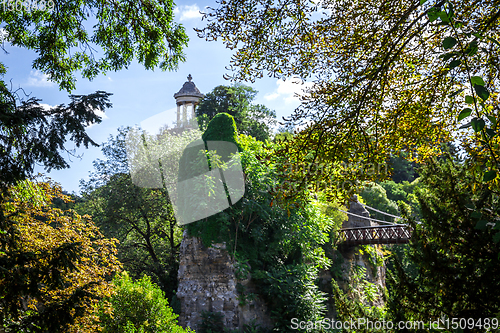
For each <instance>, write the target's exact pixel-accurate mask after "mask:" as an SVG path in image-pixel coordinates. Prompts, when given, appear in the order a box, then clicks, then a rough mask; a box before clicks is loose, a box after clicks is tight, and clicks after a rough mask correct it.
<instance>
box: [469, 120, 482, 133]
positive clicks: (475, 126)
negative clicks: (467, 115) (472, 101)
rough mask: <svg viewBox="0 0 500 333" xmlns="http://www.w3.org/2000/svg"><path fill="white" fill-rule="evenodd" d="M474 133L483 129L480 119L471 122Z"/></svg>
mask: <svg viewBox="0 0 500 333" xmlns="http://www.w3.org/2000/svg"><path fill="white" fill-rule="evenodd" d="M471 125H472V129H473V130H474V132H476V133H477V132H480V131H481V130H482V129H483V128H484V120H483V119H482V118H474V119H472V121H471Z"/></svg>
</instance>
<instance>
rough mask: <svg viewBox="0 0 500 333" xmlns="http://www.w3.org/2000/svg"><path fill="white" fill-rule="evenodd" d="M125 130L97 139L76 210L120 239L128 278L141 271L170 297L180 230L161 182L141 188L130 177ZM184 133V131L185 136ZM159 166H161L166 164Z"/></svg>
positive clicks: (174, 285) (174, 286) (127, 132)
mask: <svg viewBox="0 0 500 333" xmlns="http://www.w3.org/2000/svg"><path fill="white" fill-rule="evenodd" d="M130 131H132V130H131V129H129V128H128V129H120V130H119V133H118V135H117V136H116V137H111V138H110V139H109V140H108V142H106V143H104V144H103V148H102V151H103V154H104V156H105V160H96V161H95V162H94V167H95V172H93V173H92V174H91V177H90V179H89V180H88V181H83V180H82V181H81V185H82V189H83V193H82V197H83V199H84V202H83V203H81V204H79V205H78V206H77V209H78V211H80V212H81V213H85V214H89V215H92V216H93V218H94V221H95V223H96V224H97V225H98V226H99V227H100V228H101V230H102V232H103V233H104V234H105V235H106V237H109V238H116V239H118V240H119V241H120V243H119V244H118V257H119V259H120V261H121V262H122V263H123V265H124V268H125V269H126V270H127V271H128V272H129V273H130V274H131V276H132V277H133V278H136V279H137V278H140V277H141V276H142V275H143V274H147V275H149V276H151V277H152V279H153V281H154V282H155V283H157V284H159V285H160V286H161V288H162V290H163V291H164V292H165V294H166V295H167V297H168V298H169V299H171V300H172V297H173V295H174V291H175V290H176V289H177V268H178V259H177V256H178V248H179V245H180V240H181V237H182V231H181V229H180V228H179V226H178V225H177V224H176V220H175V216H174V212H173V207H172V205H171V203H170V201H169V196H168V192H167V189H165V188H163V187H161V184H160V187H159V188H147V187H141V186H138V185H137V184H135V183H134V182H133V179H132V176H131V175H130V173H129V166H130V165H131V162H130V161H129V159H128V157H129V156H128V155H127V150H126V145H127V139H130V137H127V135H132V134H131V132H130ZM186 135H188V134H187V133H186ZM173 136H174V135H173V134H169V133H168V132H165V133H163V134H162V138H163V139H164V140H165V141H169V139H172V138H174V137H173ZM181 137H182V136H181ZM181 137H178V136H175V138H180V139H182V138H181ZM190 138H191V136H189V135H188V136H187V139H186V140H189V139H190ZM148 140H151V142H150V145H149V147H150V148H151V149H155V148H158V149H161V144H159V146H158V147H156V146H154V142H155V139H154V138H149V139H148ZM172 140H173V139H172ZM130 141H132V140H131V139H130V140H129V143H130ZM160 141H161V140H160ZM151 153H152V154H154V152H153V151H151ZM164 166H165V168H167V167H168V165H167V163H165V165H164ZM174 172H175V173H177V170H174V171H172V173H174ZM166 176H168V174H167V175H166ZM172 178H173V176H172ZM167 181H171V179H167ZM172 305H175V304H174V303H172Z"/></svg>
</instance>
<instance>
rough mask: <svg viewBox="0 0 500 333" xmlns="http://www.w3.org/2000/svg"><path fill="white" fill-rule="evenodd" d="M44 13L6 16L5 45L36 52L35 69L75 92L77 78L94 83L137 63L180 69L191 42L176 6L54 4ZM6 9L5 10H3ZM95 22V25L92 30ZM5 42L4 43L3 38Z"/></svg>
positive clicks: (1, 17)
mask: <svg viewBox="0 0 500 333" xmlns="http://www.w3.org/2000/svg"><path fill="white" fill-rule="evenodd" d="M45 4H46V5H47V6H50V4H53V8H52V9H50V8H46V9H45V10H2V11H0V22H2V29H3V31H2V35H3V36H2V38H5V39H2V40H1V42H2V45H1V47H2V48H3V50H4V51H7V48H6V47H5V43H6V42H7V43H9V44H11V45H12V46H17V47H22V48H26V49H29V50H33V51H35V52H36V54H37V58H36V59H35V60H34V62H33V68H34V69H38V70H40V71H42V72H43V73H45V74H47V75H48V76H49V79H50V80H51V81H54V82H57V83H58V84H59V87H60V88H61V89H64V90H67V91H72V90H74V89H75V83H76V78H75V76H74V73H75V72H76V71H81V74H82V76H83V77H84V78H88V79H92V78H94V77H96V76H97V75H98V74H101V73H105V72H107V71H110V70H112V71H117V70H120V69H122V68H127V67H128V66H129V65H130V64H131V62H132V60H133V59H134V58H136V59H137V60H138V61H139V63H141V64H143V65H144V66H145V67H146V68H147V69H154V68H156V67H160V68H161V69H163V70H172V69H176V68H177V65H178V63H179V62H180V61H181V62H182V61H184V60H185V56H184V53H183V48H184V47H185V46H186V45H187V42H188V37H187V35H186V33H185V30H184V27H183V26H181V25H179V24H177V23H175V22H174V20H173V19H174V14H173V9H174V4H173V2H172V1H161V0H159V1H156V0H155V1H139V2H134V1H128V0H118V1H113V2H112V3H108V2H100V1H86V2H81V1H75V0H70V1H62V0H50V1H46V2H45ZM3 9H5V8H3ZM91 22H95V24H94V25H93V27H92V29H89V28H88V27H89V26H90V24H91ZM4 36H5V37H4Z"/></svg>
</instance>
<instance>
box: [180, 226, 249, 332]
mask: <svg viewBox="0 0 500 333" xmlns="http://www.w3.org/2000/svg"><path fill="white" fill-rule="evenodd" d="M178 279H179V287H178V289H177V297H178V298H179V300H180V303H181V315H180V316H179V323H180V324H181V325H182V326H184V327H186V326H189V327H191V328H192V329H194V330H196V329H198V325H199V324H200V323H201V313H202V311H210V312H220V313H222V314H223V315H224V319H223V320H224V326H225V327H227V328H229V329H235V328H238V326H239V318H238V299H237V298H238V295H237V293H236V278H235V275H234V266H233V263H232V260H231V258H230V256H229V254H228V253H227V251H226V250H225V245H222V244H215V245H214V246H213V247H210V248H206V247H204V246H203V244H202V243H201V240H200V239H199V238H197V237H188V236H187V233H186V231H184V237H183V240H182V242H181V246H180V262H179V272H178Z"/></svg>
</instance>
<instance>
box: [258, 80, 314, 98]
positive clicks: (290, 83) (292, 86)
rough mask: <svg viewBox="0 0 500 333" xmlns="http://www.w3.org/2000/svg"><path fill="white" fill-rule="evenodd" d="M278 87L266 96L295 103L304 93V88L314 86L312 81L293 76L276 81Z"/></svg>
mask: <svg viewBox="0 0 500 333" xmlns="http://www.w3.org/2000/svg"><path fill="white" fill-rule="evenodd" d="M276 84H277V85H278V88H276V90H275V91H273V92H272V93H270V94H267V95H265V96H264V98H265V99H266V100H268V101H272V100H275V99H278V98H280V97H281V98H283V99H284V100H285V103H293V102H298V101H299V96H300V95H304V92H303V90H304V89H306V88H310V87H312V85H313V83H312V82H303V81H302V80H300V79H299V78H296V77H294V78H291V79H287V80H285V81H283V80H278V81H276ZM297 95H298V96H297Z"/></svg>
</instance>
